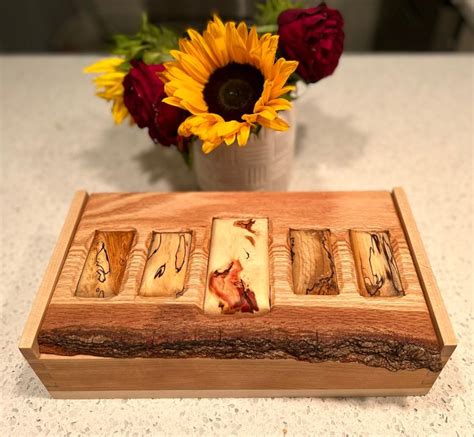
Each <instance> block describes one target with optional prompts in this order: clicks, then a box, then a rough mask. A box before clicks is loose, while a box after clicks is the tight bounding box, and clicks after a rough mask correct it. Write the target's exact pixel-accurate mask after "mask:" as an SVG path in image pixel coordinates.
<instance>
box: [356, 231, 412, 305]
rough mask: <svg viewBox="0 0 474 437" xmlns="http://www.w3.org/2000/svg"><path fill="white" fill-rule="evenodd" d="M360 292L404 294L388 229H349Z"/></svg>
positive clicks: (362, 293)
mask: <svg viewBox="0 0 474 437" xmlns="http://www.w3.org/2000/svg"><path fill="white" fill-rule="evenodd" d="M351 240H352V248H353V253H354V259H355V264H356V266H357V278H358V281H359V291H360V294H361V295H362V296H367V297H373V296H385V297H387V296H388V297H390V296H403V295H404V294H405V291H404V290H403V286H402V281H401V278H400V272H399V270H398V266H397V262H396V260H395V255H394V253H393V249H392V246H391V244H390V239H389V236H388V233H387V232H366V231H351Z"/></svg>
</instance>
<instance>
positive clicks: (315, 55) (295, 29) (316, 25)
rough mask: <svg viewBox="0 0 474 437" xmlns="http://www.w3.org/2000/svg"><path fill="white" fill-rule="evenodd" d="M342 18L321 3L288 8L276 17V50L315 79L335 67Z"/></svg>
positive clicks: (341, 41)
mask: <svg viewBox="0 0 474 437" xmlns="http://www.w3.org/2000/svg"><path fill="white" fill-rule="evenodd" d="M343 26H344V19H343V18H342V15H341V14H340V12H339V11H337V10H336V9H331V8H328V7H327V6H326V5H325V4H324V3H322V4H320V5H319V6H317V7H315V8H308V9H287V10H286V11H283V12H282V13H281V14H280V15H279V17H278V34H279V36H280V38H279V49H280V50H281V52H282V53H283V55H284V56H285V57H286V58H287V59H291V60H295V61H298V62H299V64H298V69H297V70H296V71H297V72H298V74H299V75H300V76H301V77H302V78H303V79H304V80H305V81H306V82H317V81H318V80H321V79H322V78H324V77H326V76H329V75H331V74H332V73H333V71H334V70H335V69H336V67H337V64H338V62H339V58H340V56H341V54H342V50H343V48H344V32H343V30H342V28H343Z"/></svg>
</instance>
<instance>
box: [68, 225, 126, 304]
mask: <svg viewBox="0 0 474 437" xmlns="http://www.w3.org/2000/svg"><path fill="white" fill-rule="evenodd" d="M134 237H135V231H96V232H95V234H94V239H93V240H92V245H91V247H90V249H89V253H88V254H87V258H86V262H85V265H84V269H83V270H82V274H81V277H80V279H79V283H78V285H77V288H76V292H75V295H76V296H77V297H94V298H107V297H113V296H116V295H117V294H119V291H120V286H121V284H122V279H123V275H124V273H125V267H126V265H127V260H128V255H129V253H130V249H131V247H132V243H133V240H134Z"/></svg>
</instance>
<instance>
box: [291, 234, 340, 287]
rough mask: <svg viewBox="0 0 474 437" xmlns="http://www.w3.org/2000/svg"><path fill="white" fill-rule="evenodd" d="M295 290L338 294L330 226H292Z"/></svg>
mask: <svg viewBox="0 0 474 437" xmlns="http://www.w3.org/2000/svg"><path fill="white" fill-rule="evenodd" d="M289 238H290V249H291V262H292V272H293V292H294V293H295V294H319V295H320V294H338V293H339V291H338V287H337V277H336V267H335V264H334V257H333V254H332V250H331V244H330V232H329V230H294V229H292V230H290V235H289Z"/></svg>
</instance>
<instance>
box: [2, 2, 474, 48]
mask: <svg viewBox="0 0 474 437" xmlns="http://www.w3.org/2000/svg"><path fill="white" fill-rule="evenodd" d="M307 3H308V4H309V5H311V4H312V5H315V4H318V3H319V2H311V1H308V2H307ZM326 3H328V5H329V6H332V7H335V8H338V9H339V10H340V11H341V12H342V14H343V15H344V18H345V21H346V26H345V31H346V51H359V52H372V51H457V50H468V51H472V49H473V40H474V38H473V28H474V6H473V3H472V2H470V1H469V0H451V1H448V0H390V1H389V0H327V2H326ZM142 11H147V12H148V14H149V16H150V20H151V21H153V22H155V23H163V24H167V25H171V26H175V27H177V28H179V29H184V28H186V27H187V26H197V27H202V26H204V24H205V22H206V20H207V19H208V18H209V16H210V14H211V13H212V12H214V11H218V12H219V13H220V15H221V16H222V17H223V18H225V19H237V20H240V19H243V20H247V21H251V20H252V17H253V16H254V14H255V0H199V1H196V0H135V1H130V0H68V1H65V0H42V1H37V0H15V1H7V2H3V4H2V13H1V14H0V20H1V23H0V50H2V51H6V52H84V51H86V52H87V51H103V50H106V49H107V44H108V43H109V42H110V35H111V34H112V33H114V32H120V33H133V32H135V31H136V30H137V28H138V26H139V23H140V16H141V13H142Z"/></svg>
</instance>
